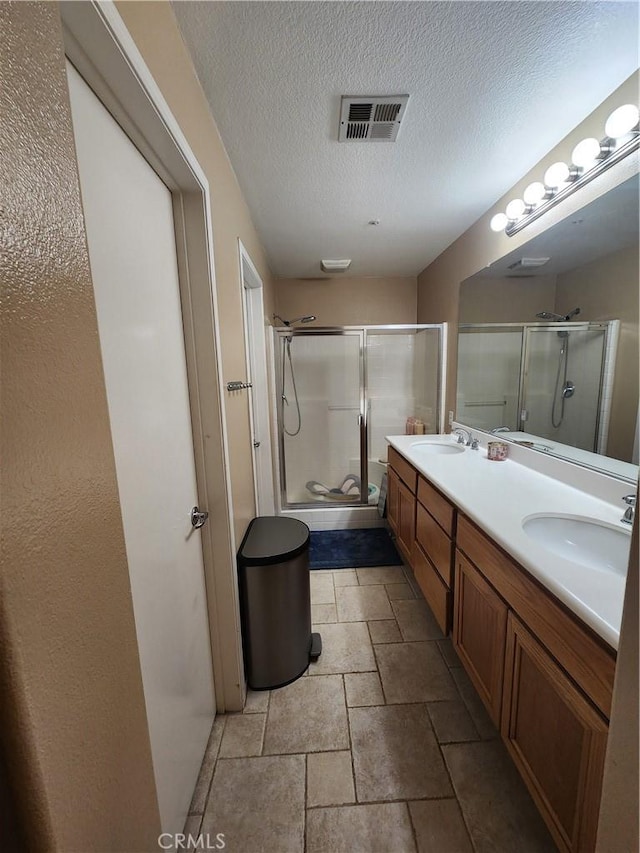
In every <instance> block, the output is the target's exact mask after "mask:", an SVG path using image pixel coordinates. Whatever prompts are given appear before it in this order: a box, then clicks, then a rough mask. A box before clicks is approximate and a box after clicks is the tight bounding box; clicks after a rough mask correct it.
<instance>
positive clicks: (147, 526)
mask: <svg viewBox="0 0 640 853" xmlns="http://www.w3.org/2000/svg"><path fill="white" fill-rule="evenodd" d="M67 73H68V79H69V88H70V94H71V107H72V115H73V125H74V133H75V140H76V147H77V154H78V164H79V170H80V186H81V190H82V201H83V207H84V215H85V224H86V231H87V240H88V246H89V258H90V262H91V274H92V278H93V285H94V291H95V299H96V308H97V314H98V331H99V335H100V346H101V350H102V359H103V364H104V373H105V382H106V389H107V398H108V403H109V417H110V421H111V432H112V437H113V447H114V454H115V461H116V471H117V477H118V489H119V493H120V504H121V508H122V519H123V525H124V535H125V543H126V548H127V559H128V563H129V574H130V579H131V592H132V598H133V608H134V615H135V622H136V632H137V637H138V648H139V653H140V664H141V668H142V682H143V686H144V695H145V702H146V708H147V718H148V723H149V734H150V739H151V751H152V756H153V766H154V773H155V779H156V786H157V791H158V801H159V806H160V816H161V821H162V829H163V831H164V832H180V831H182V828H183V826H184V822H185V817H186V814H187V811H188V807H189V802H190V798H191V795H192V793H193V788H194V785H195V782H196V778H197V775H198V770H199V767H200V763H201V761H202V756H203V754H204V750H205V746H206V742H207V737H208V734H209V731H210V728H211V723H212V720H213V716H214V713H215V710H214V709H215V702H214V692H213V677H212V666H211V650H210V640H209V625H208V621H207V610H206V598H205V586H204V572H203V561H202V548H201V543H200V533H199V532H198V531H197V530H194V529H193V528H192V526H191V521H190V511H191V508H192V507H193V506H195V505H196V504H197V503H198V499H197V494H196V478H195V466H194V459H193V437H192V434H191V421H190V416H189V398H188V389H187V372H186V364H185V353H184V339H183V334H182V318H181V310H180V293H179V284H178V270H177V262H176V248H175V236H174V226H173V212H172V202H171V195H170V193H169V190H168V189H167V187H166V186H165V185H164V184H163V183H162V181H161V180H160V179H159V178H158V176H157V175H156V173H155V172H154V171H153V170H152V169H151V167H150V166H149V165H148V163H147V162H146V160H145V159H144V158H143V157H142V156H141V155H140V153H139V152H138V150H137V149H136V148H135V147H134V146H133V144H132V143H131V142H130V141H129V139H128V137H127V136H126V135H125V134H124V133H123V131H122V130H121V129H120V127H119V126H118V125H117V124H116V122H115V121H114V120H113V119H112V118H111V116H110V115H109V113H108V112H107V111H106V109H105V108H104V107H103V106H102V104H101V103H100V101H99V100H98V99H97V98H96V97H95V95H94V94H93V93H92V92H91V90H90V89H89V87H88V86H87V85H86V84H85V83H84V81H83V80H82V79H81V77H80V76H79V75H78V74H77V72H76V71H75V70H74V69H73V68H72V67H71V66H70V65H68V66H67ZM69 346H71V347H72V346H73V341H69ZM97 523H99V521H97ZM79 535H81V534H79ZM114 630H117V626H114ZM114 819H117V815H116V816H114Z"/></svg>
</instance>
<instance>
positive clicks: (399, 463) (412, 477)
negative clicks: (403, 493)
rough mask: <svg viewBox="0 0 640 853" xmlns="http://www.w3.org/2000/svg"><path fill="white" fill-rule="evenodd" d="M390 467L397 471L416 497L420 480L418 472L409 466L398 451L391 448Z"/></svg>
mask: <svg viewBox="0 0 640 853" xmlns="http://www.w3.org/2000/svg"><path fill="white" fill-rule="evenodd" d="M388 459H389V465H391V467H392V468H393V469H394V470H395V472H396V473H397V475H398V476H399V477H400V479H401V480H402V482H403V483H406V485H407V486H408V487H409V489H410V490H411V491H412V492H413V494H414V495H415V493H416V484H417V480H418V472H417V471H416V469H415V468H414V467H413V466H412V465H409V463H408V462H407V460H406V459H405V458H404V457H403V456H401V455H400V454H399V453H398V451H397V450H394V448H393V447H389V456H388Z"/></svg>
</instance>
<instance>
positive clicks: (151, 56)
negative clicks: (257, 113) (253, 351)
mask: <svg viewBox="0 0 640 853" xmlns="http://www.w3.org/2000/svg"><path fill="white" fill-rule="evenodd" d="M116 5H117V8H118V12H119V13H120V15H121V16H122V18H123V20H124V22H125V24H126V26H127V28H128V29H129V32H130V33H131V35H132V37H133V39H134V40H135V42H136V45H137V46H138V49H139V50H140V52H141V53H142V56H143V58H144V60H145V62H146V63H147V65H148V66H149V69H150V71H151V73H152V74H153V76H154V78H155V81H156V83H157V84H158V86H159V87H160V89H161V91H162V94H163V95H164V97H165V99H166V101H167V103H168V104H169V107H170V109H171V111H172V112H173V115H174V116H175V118H176V120H177V121H178V124H179V125H180V128H181V130H182V132H183V133H184V135H185V136H186V138H187V141H188V143H189V145H190V146H191V149H192V150H193V152H194V154H195V156H196V158H197V159H198V162H199V163H200V166H201V167H202V169H203V170H204V172H205V174H206V176H207V179H208V181H209V186H210V189H211V209H212V217H213V242H214V254H215V272H216V283H217V289H218V305H219V311H220V318H219V319H220V339H221V346H222V372H223V376H224V382H225V383H226V382H228V381H229V380H232V379H244V378H245V377H246V372H247V369H246V361H245V351H244V335H243V331H242V328H243V327H242V295H241V294H242V291H241V284H240V266H239V256H238V238H240V239H241V240H242V243H243V244H244V246H245V248H246V250H247V252H248V253H249V255H250V257H251V259H252V261H253V263H254V264H255V266H256V268H257V270H258V272H259V274H260V277H261V278H262V280H263V282H264V288H265V289H264V298H265V315H266V316H267V317H271V314H272V313H273V311H274V310H275V308H274V298H273V288H272V281H271V274H270V272H269V268H268V265H267V260H266V257H265V254H264V251H263V249H262V246H261V244H260V241H259V238H258V235H257V233H256V231H255V229H254V227H253V224H252V222H251V218H250V215H249V210H248V208H247V205H246V203H245V201H244V198H243V195H242V192H241V191H240V188H239V186H238V182H237V180H236V176H235V173H234V172H233V169H232V168H231V164H230V162H229V158H228V157H227V153H226V151H225V149H224V146H223V144H222V140H221V139H220V135H219V133H218V129H217V127H216V124H215V121H214V119H213V117H212V115H211V112H210V109H209V106H208V104H207V101H206V98H205V96H204V93H203V91H202V88H201V86H200V83H199V81H198V79H197V77H196V74H195V71H194V69H193V65H192V62H191V58H190V56H189V54H188V52H187V50H186V47H185V45H184V43H183V41H182V36H181V34H180V31H179V29H178V25H177V23H176V20H175V17H174V14H173V11H172V9H171V6H170V4H169V3H168V2H164V1H163V2H155V0H151V2H118V3H117V4H116ZM212 381H213V379H212ZM225 397H226V398H225V405H226V417H227V437H228V445H229V457H230V475H231V489H232V499H233V510H234V528H235V534H236V539H237V543H236V544H239V543H240V539H241V537H242V535H243V534H244V531H245V529H246V527H247V524H248V523H249V521H250V520H251V519H252V518H253V516H254V515H255V506H254V495H253V472H252V454H251V437H250V431H249V408H248V398H247V395H246V394H238V393H235V394H229V393H227V392H226V391H225Z"/></svg>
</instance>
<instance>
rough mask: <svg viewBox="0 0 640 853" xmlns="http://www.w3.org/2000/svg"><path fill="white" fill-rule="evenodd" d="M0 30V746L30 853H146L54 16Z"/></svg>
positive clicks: (15, 18)
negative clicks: (1, 222)
mask: <svg viewBox="0 0 640 853" xmlns="http://www.w3.org/2000/svg"><path fill="white" fill-rule="evenodd" d="M0 31H2V47H1V48H0V55H1V57H2V62H1V63H0V113H1V114H2V116H3V132H2V152H1V156H0V186H2V211H1V213H0V216H1V217H2V218H3V219H4V221H5V223H6V227H3V228H2V229H0V281H1V282H2V291H3V292H2V303H3V305H2V313H1V315H0V322H1V332H2V334H1V336H0V341H1V344H0V346H1V366H2V383H1V394H2V402H1V408H2V418H3V424H2V434H1V437H0V441H1V455H2V460H3V482H2V536H3V554H2V573H1V575H0V582H1V596H0V601H1V603H2V609H1V611H0V689H1V690H2V701H1V702H0V730H1V731H2V751H3V752H4V754H5V758H6V764H7V775H8V777H9V781H10V784H11V787H12V789H13V791H14V794H15V795H16V796H17V798H18V799H19V805H20V807H21V810H22V812H23V813H26V814H27V815H28V820H27V821H26V829H27V831H28V833H29V835H30V838H29V849H33V850H50V849H51V850H53V849H56V850H61V851H65V853H67V851H69V853H72V851H83V853H84V851H92V850H113V851H118V850H121V851H125V850H127V851H130V850H136V851H138V850H140V851H143V850H155V849H157V844H156V838H157V834H158V832H159V816H158V808H157V803H156V796H155V784H154V779H153V769H152V764H151V752H150V746H149V738H148V731H147V719H146V712H145V705H144V696H143V692H142V681H141V675H140V665H139V660H138V652H137V643H136V634H135V626H134V620H133V609H132V604H131V592H130V586H129V574H128V567H127V559H126V554H125V545H124V537H123V532H122V522H121V516H120V504H119V499H118V488H117V483H116V472H115V465H114V460H113V452H112V445H111V434H110V429H109V418H108V412H107V401H106V395H105V387H104V379H103V373H102V363H101V356H100V347H99V341H98V329H97V323H96V315H95V306H94V298H93V290H92V285H91V277H90V271H89V260H88V256H87V250H86V243H85V233H84V227H83V219H82V209H81V204H80V192H79V185H78V175H77V169H76V161H75V153H74V143H73V135H72V129H71V116H70V109H69V103H68V95H67V82H66V74H65V67H64V54H63V48H62V33H61V30H60V23H59V17H58V8H57V6H56V5H55V4H49V3H11V4H9V3H2V4H0ZM0 846H2V845H1V844H0Z"/></svg>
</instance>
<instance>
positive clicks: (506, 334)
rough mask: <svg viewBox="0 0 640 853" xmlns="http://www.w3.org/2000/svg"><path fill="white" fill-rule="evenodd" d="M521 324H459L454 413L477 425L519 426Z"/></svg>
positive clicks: (463, 420)
mask: <svg viewBox="0 0 640 853" xmlns="http://www.w3.org/2000/svg"><path fill="white" fill-rule="evenodd" d="M522 341H523V329H522V327H508V326H504V327H502V328H501V327H499V326H498V327H493V328H488V327H486V326H484V327H483V326H476V327H474V328H464V327H460V330H459V335H458V392H457V400H456V412H457V417H458V419H459V420H461V421H462V422H463V423H465V424H468V425H469V426H472V427H476V428H477V429H484V430H492V429H495V428H496V427H501V426H507V427H509V428H510V429H512V430H515V429H518V428H519V420H520V417H519V411H518V406H519V395H520V371H521V363H522Z"/></svg>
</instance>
